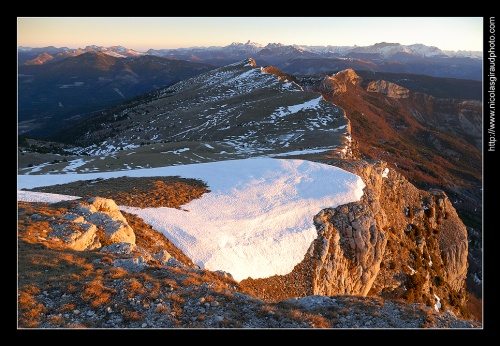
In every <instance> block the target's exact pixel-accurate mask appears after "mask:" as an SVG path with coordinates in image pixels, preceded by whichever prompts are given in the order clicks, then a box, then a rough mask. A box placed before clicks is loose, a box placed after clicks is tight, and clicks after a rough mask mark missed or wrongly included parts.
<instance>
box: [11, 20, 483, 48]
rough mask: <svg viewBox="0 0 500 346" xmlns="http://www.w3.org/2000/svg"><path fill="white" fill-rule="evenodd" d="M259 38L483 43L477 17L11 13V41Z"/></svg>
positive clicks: (156, 42)
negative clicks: (14, 36)
mask: <svg viewBox="0 0 500 346" xmlns="http://www.w3.org/2000/svg"><path fill="white" fill-rule="evenodd" d="M247 41H250V42H255V43H259V44H262V45H267V44H268V43H282V44H284V45H292V44H297V45H307V46H328V45H332V46H354V45H357V46H370V45H373V44H375V43H380V42H389V43H400V44H403V45H410V44H424V45H427V46H435V47H437V48H439V49H441V50H453V51H458V50H471V51H482V49H483V17H18V18H17V45H18V47H19V46H22V47H31V48H41V47H47V46H55V47H68V48H75V49H76V48H85V47H86V46H90V45H97V46H104V47H110V46H123V47H125V48H129V49H134V50H137V51H140V52H145V51H147V50H148V49H175V48H189V47H208V46H221V47H223V46H227V45H230V44H231V43H233V42H238V43H246V42H247Z"/></svg>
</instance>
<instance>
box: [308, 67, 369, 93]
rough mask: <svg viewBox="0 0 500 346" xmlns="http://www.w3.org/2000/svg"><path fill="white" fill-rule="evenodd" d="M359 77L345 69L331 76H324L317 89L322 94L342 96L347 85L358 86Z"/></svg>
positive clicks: (351, 70) (352, 71)
mask: <svg viewBox="0 0 500 346" xmlns="http://www.w3.org/2000/svg"><path fill="white" fill-rule="evenodd" d="M360 80H361V77H359V76H358V75H357V74H356V72H354V70H353V69H350V68H348V69H346V70H343V71H340V72H338V73H336V74H335V75H333V76H326V77H325V78H324V79H323V81H322V82H321V83H320V85H319V87H318V89H319V91H320V92H321V93H322V94H325V93H326V94H336V95H337V94H343V93H345V92H346V91H347V88H348V86H349V85H353V86H354V85H357V84H359V82H360Z"/></svg>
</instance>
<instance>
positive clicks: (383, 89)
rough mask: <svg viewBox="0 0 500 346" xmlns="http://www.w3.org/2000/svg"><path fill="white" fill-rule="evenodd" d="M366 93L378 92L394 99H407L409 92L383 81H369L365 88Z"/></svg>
mask: <svg viewBox="0 0 500 346" xmlns="http://www.w3.org/2000/svg"><path fill="white" fill-rule="evenodd" d="M366 91H371V92H379V93H382V94H385V95H387V97H392V98H395V99H400V98H401V99H402V98H408V97H409V96H410V90H408V89H406V88H403V87H402V86H399V85H397V84H394V83H391V82H387V81H385V80H376V81H370V82H369V83H368V85H367V87H366Z"/></svg>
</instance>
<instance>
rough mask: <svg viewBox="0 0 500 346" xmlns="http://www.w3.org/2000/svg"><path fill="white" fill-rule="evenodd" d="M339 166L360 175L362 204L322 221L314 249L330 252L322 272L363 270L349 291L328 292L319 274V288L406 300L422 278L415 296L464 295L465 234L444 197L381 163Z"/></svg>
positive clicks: (325, 214)
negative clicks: (412, 280) (412, 281)
mask: <svg viewBox="0 0 500 346" xmlns="http://www.w3.org/2000/svg"><path fill="white" fill-rule="evenodd" d="M336 165H340V166H342V168H344V169H346V170H349V171H352V172H353V173H356V174H358V175H360V176H362V177H363V180H364V181H365V183H366V184H367V187H366V188H365V195H364V196H363V197H362V199H361V200H360V202H358V203H352V204H347V205H343V206H340V207H337V208H335V209H325V210H323V211H321V212H320V213H319V214H318V215H316V217H315V223H316V224H317V227H318V230H319V237H318V241H317V243H316V244H315V245H314V247H315V251H316V253H324V252H327V253H329V255H325V254H323V258H324V260H323V261H319V262H317V268H318V269H321V268H325V267H327V266H328V263H329V262H335V263H339V262H340V263H342V262H346V263H349V264H348V265H346V269H347V268H349V267H351V268H353V267H357V268H356V270H357V271H355V272H353V273H354V275H350V276H346V277H345V278H344V280H342V282H344V283H348V284H344V285H339V284H338V282H337V284H336V285H333V286H329V282H330V281H329V280H321V275H318V283H321V284H319V285H316V287H323V290H325V291H328V290H341V291H344V292H345V290H346V288H347V287H353V288H356V289H355V290H354V292H355V294H361V295H366V294H368V292H369V291H370V290H372V293H374V294H377V295H380V294H382V293H384V294H386V295H387V294H388V293H389V292H392V293H393V294H392V295H394V294H396V295H399V294H398V293H397V292H398V291H401V293H403V296H407V295H408V293H407V292H408V289H409V287H406V292H404V291H405V288H404V286H408V285H407V284H408V281H409V277H411V276H415V275H417V276H421V278H422V279H421V280H419V281H421V282H419V284H420V283H421V284H422V285H421V286H422V287H416V288H418V291H419V292H418V294H417V293H416V294H417V295H418V296H419V298H421V299H423V300H424V301H425V300H426V299H429V300H432V299H433V298H435V297H432V294H436V295H438V296H439V294H438V292H440V293H442V294H441V295H442V296H446V295H447V294H448V293H449V291H450V290H452V291H453V290H454V291H456V292H458V293H461V294H463V293H465V278H466V273H467V266H468V263H467V251H468V243H467V231H466V228H465V225H464V224H463V222H462V221H461V220H460V218H459V217H458V215H457V213H456V211H455V208H454V207H453V205H452V204H451V202H450V200H449V199H448V197H447V196H446V194H445V193H444V192H442V191H440V190H436V189H432V190H429V191H423V190H419V189H417V188H415V187H414V186H413V185H412V184H411V183H409V182H408V181H407V180H406V178H405V177H403V176H402V175H401V174H399V173H397V172H396V171H394V170H390V169H387V168H386V167H385V163H382V162H375V163H368V162H366V161H360V162H357V163H356V164H353V163H348V162H347V161H346V162H344V163H341V162H337V163H336ZM321 244H323V245H321ZM325 244H327V245H328V246H326V245H325ZM319 249H322V250H320V251H318V250H319ZM339 249H340V250H339ZM339 255H340V256H341V257H342V259H341V260H340V261H339V260H337V257H338V256H339ZM354 264H356V265H354ZM318 273H324V270H319V271H318ZM379 276H380V277H379ZM443 282H444V283H446V284H443ZM442 286H447V288H446V289H444V287H442ZM448 286H449V287H448ZM410 289H411V288H410Z"/></svg>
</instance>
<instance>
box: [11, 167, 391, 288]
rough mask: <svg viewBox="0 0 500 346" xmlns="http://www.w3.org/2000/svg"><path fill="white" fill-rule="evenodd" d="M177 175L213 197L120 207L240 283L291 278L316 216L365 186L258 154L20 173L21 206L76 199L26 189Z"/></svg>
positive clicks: (333, 170)
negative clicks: (171, 204) (144, 165)
mask: <svg viewBox="0 0 500 346" xmlns="http://www.w3.org/2000/svg"><path fill="white" fill-rule="evenodd" d="M385 174H387V172H385ZM172 175H178V176H181V177H184V178H195V179H200V180H202V181H204V182H205V183H206V184H207V185H208V189H209V190H210V192H209V193H205V194H204V195H202V197H201V198H199V199H195V200H193V201H191V202H189V203H187V204H185V205H183V206H182V207H181V208H180V209H175V208H166V207H165V208H145V209H141V208H132V207H126V206H119V208H120V210H123V211H126V212H129V213H133V214H136V215H138V216H139V217H141V218H142V219H143V220H144V221H145V222H146V223H147V224H149V225H150V226H152V227H153V228H154V229H155V230H157V231H159V232H162V233H163V234H164V235H165V236H166V237H167V238H168V239H169V240H170V241H171V242H172V243H173V244H174V245H175V246H177V247H178V248H179V249H180V250H181V251H182V252H183V253H184V254H185V255H186V256H188V257H189V258H190V259H191V260H192V261H193V262H194V263H195V264H197V265H198V266H200V268H204V269H207V270H211V271H217V270H222V271H224V272H227V273H229V274H231V275H232V276H233V278H234V279H235V280H236V281H238V282H239V281H241V280H243V279H246V278H248V277H252V278H254V279H257V278H266V277H269V276H272V275H285V274H288V273H290V272H291V271H292V269H293V267H294V266H295V265H296V264H298V263H299V262H301V261H302V259H303V257H304V255H305V254H306V252H307V250H308V249H309V246H310V245H311V242H312V241H313V240H314V239H316V237H317V233H316V228H315V226H314V224H313V217H314V215H316V214H317V213H318V212H320V211H321V210H322V209H324V208H327V207H332V208H334V207H336V206H338V205H342V204H346V203H350V202H355V201H358V200H359V199H360V198H361V196H362V195H363V188H364V187H365V184H364V182H363V181H362V180H361V178H360V177H359V176H357V175H355V174H352V173H350V172H347V171H345V170H342V169H340V168H338V167H334V166H330V165H326V164H321V163H315V162H311V161H305V160H297V159H277V158H268V157H259V158H249V159H240V160H228V161H219V162H209V163H198V164H190V165H181V166H168V167H159V168H149V169H133V170H128V171H117V172H102V173H86V174H44V175H18V177H17V178H18V181H17V184H18V185H17V189H18V201H28V202H49V203H52V202H58V201H61V200H65V199H75V198H78V196H65V195H59V194H48V193H36V192H29V191H21V189H23V188H27V189H30V188H34V187H39V186H49V185H55V184H64V183H67V182H72V181H77V180H90V179H97V178H103V179H108V178H114V177H122V176H130V177H141V176H144V177H146V176H172ZM385 176H386V175H385Z"/></svg>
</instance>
